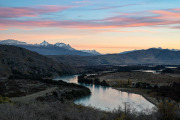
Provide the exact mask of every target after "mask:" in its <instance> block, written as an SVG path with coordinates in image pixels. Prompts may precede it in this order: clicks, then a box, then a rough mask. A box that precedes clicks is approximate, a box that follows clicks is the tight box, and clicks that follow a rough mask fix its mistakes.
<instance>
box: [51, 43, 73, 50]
mask: <svg viewBox="0 0 180 120" xmlns="http://www.w3.org/2000/svg"><path fill="white" fill-rule="evenodd" d="M54 45H55V46H57V47H63V48H66V49H69V50H75V49H74V48H72V47H71V46H70V45H69V44H65V43H60V42H58V43H55V44H54Z"/></svg>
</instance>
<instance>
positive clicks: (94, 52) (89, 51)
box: [81, 50, 101, 55]
mask: <svg viewBox="0 0 180 120" xmlns="http://www.w3.org/2000/svg"><path fill="white" fill-rule="evenodd" d="M81 51H82V52H87V53H90V54H93V55H101V54H100V53H99V52H97V51H96V50H81Z"/></svg>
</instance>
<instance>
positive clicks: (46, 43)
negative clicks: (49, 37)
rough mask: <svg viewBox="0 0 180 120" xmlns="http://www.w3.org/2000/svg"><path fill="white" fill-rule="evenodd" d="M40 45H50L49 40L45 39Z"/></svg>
mask: <svg viewBox="0 0 180 120" xmlns="http://www.w3.org/2000/svg"><path fill="white" fill-rule="evenodd" d="M39 45H40V46H48V45H50V44H49V43H48V42H47V41H45V40H44V41H43V42H42V43H40V44H39Z"/></svg>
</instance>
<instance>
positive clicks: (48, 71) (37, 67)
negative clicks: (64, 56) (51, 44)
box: [0, 45, 71, 78]
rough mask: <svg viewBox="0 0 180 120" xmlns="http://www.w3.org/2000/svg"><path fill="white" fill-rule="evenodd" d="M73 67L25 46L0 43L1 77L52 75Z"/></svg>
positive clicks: (66, 71)
mask: <svg viewBox="0 0 180 120" xmlns="http://www.w3.org/2000/svg"><path fill="white" fill-rule="evenodd" d="M70 70H71V68H69V67H68V66H66V65H64V64H60V63H56V62H54V61H53V60H52V59H50V58H47V57H45V56H42V55H40V54H38V53H35V52H32V51H29V50H27V49H24V48H20V47H15V46H9V45H0V77H9V76H11V77H22V78H23V77H26V78H28V77H37V76H38V77H50V76H52V75H55V74H65V73H69V72H71V71H70Z"/></svg>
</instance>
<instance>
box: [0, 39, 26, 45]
mask: <svg viewBox="0 0 180 120" xmlns="http://www.w3.org/2000/svg"><path fill="white" fill-rule="evenodd" d="M0 44H4V45H28V44H27V43H26V42H21V41H18V40H13V39H7V40H1V41H0Z"/></svg>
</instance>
